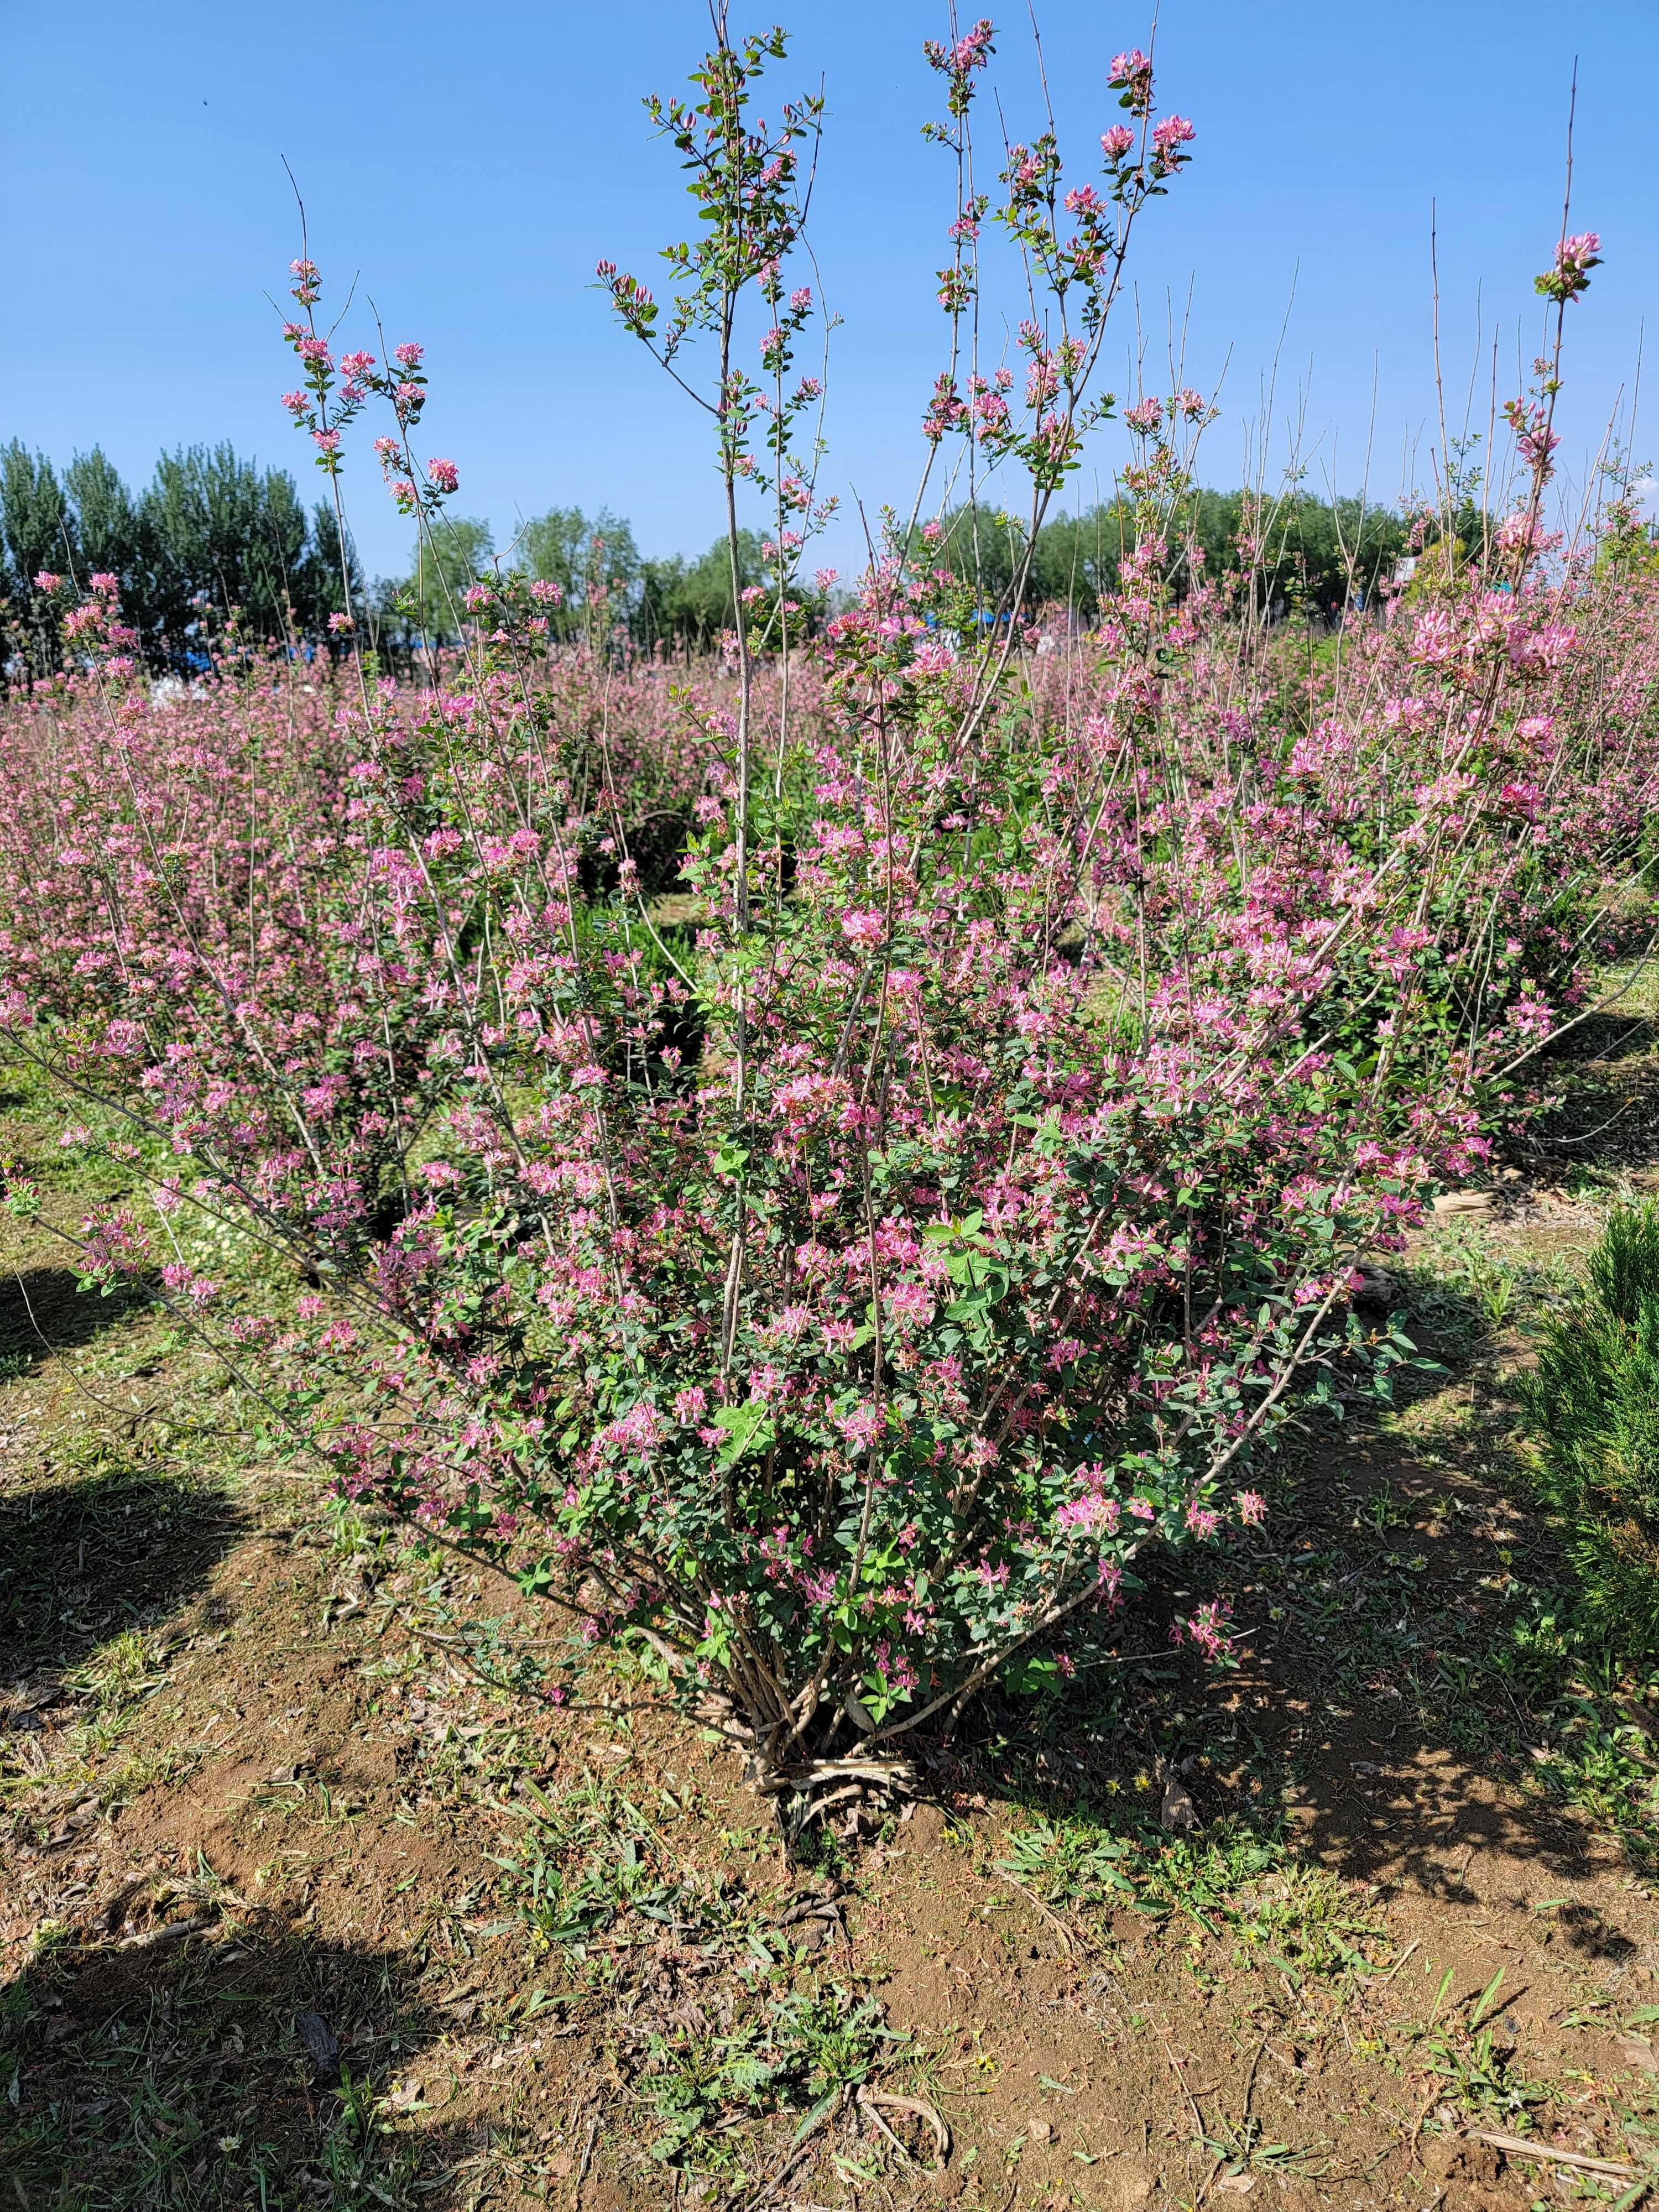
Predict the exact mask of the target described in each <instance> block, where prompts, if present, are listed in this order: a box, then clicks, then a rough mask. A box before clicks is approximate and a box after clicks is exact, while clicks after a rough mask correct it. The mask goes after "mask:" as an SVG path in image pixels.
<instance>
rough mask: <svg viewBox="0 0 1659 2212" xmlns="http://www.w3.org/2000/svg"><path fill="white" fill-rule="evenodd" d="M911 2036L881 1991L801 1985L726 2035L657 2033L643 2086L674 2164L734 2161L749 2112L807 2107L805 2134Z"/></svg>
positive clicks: (659, 2147) (655, 2150) (666, 2159)
mask: <svg viewBox="0 0 1659 2212" xmlns="http://www.w3.org/2000/svg"><path fill="white" fill-rule="evenodd" d="M908 2040H909V2039H908V2036H907V2035H905V2034H903V2033H901V2032H900V2031H898V2030H897V2029H895V2028H891V2027H888V2026H887V2024H886V2019H885V2015H884V2012H883V2009H882V2008H881V2006H880V2005H879V2004H878V2002H877V2001H876V2000H875V1999H874V1998H873V1997H871V1996H855V1995H854V1993H853V1992H852V1991H851V1990H846V1989H843V1988H842V1986H841V1985H840V1984H830V1985H829V1986H828V1987H824V1988H819V1989H813V1990H792V1991H790V1992H789V1993H788V1994H787V1995H786V1996H782V1997H781V1998H778V1999H777V2000H775V2002H773V2003H771V2004H770V2005H769V2006H767V2007H766V2008H764V2010H763V2011H762V2012H761V2013H760V2014H759V2015H757V2016H756V2017H754V2018H752V2019H750V2020H748V2021H744V2022H742V2023H741V2024H740V2025H739V2026H738V2027H733V2028H732V2029H731V2030H730V2032H729V2033H725V2034H704V2035H695V2034H694V2035H690V2036H686V2035H674V2036H664V2035H653V2036H652V2038H651V2039H650V2043H649V2045H648V2050H647V2058H646V2063H645V2068H644V2070H643V2072H642V2074H641V2076H640V2078H639V2081H638V2084H637V2087H638V2092H639V2094H640V2096H641V2099H642V2100H643V2101H644V2102H645V2104H646V2106H647V2108H648V2109H649V2110H650V2112H652V2113H653V2115H654V2117H655V2118H656V2119H657V2120H658V2121H659V2122H661V2123H662V2124H663V2129H662V2133H661V2134H660V2135H659V2136H658V2137H657V2139H656V2141H655V2142H653V2144H652V2145H651V2154H652V2156H653V2158H656V2159H659V2160H661V2161H662V2162H663V2163H664V2164H665V2165H681V2164H695V2165H697V2166H701V2167H702V2168H703V2170H705V2171H719V2170H721V2169H722V2168H730V2167H731V2166H732V2165H733V2164H734V2163H736V2162H737V2160H738V2156H739V2141H738V2139H737V2137H736V2130H737V2129H738V2126H739V2125H740V2124H741V2123H742V2122H743V2121H744V2119H746V2118H758V2117H760V2116H762V2115H764V2114H768V2113H775V2112H805V2116H806V2117H805V2119H804V2120H803V2122H802V2124H801V2126H800V2128H799V2130H797V2134H796V2141H797V2142H799V2141H802V2140H804V2139H805V2136H806V2135H807V2133H808V2132H809V2131H810V2130H811V2129H812V2128H814V2127H815V2126H816V2125H817V2123H818V2122H819V2121H820V2120H821V2119H823V2118H826V2117H828V2116H829V2113H831V2112H833V2111H834V2110H836V2108H837V2107H838V2106H840V2105H842V2103H843V2102H844V2101H845V2100H846V2099H847V2097H848V2095H849V2093H851V2092H853V2091H854V2090H855V2089H858V2088H860V2087H862V2086H863V2085H864V2084H865V2083H866V2082H867V2081H870V2080H871V2078H872V2075H874V2074H875V2073H876V2072H877V2070H878V2069H879V2068H880V2067H881V2065H882V2064H883V2063H884V2062H885V2061H886V2060H887V2059H888V2058H889V2057H890V2056H891V2054H892V2051H893V2047H894V2046H895V2045H902V2044H904V2043H907V2042H908Z"/></svg>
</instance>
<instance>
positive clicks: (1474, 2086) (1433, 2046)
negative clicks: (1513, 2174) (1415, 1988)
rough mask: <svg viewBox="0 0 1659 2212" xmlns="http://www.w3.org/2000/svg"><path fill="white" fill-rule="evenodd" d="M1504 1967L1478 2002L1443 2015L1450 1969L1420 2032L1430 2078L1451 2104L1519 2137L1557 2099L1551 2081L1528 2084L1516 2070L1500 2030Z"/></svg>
mask: <svg viewBox="0 0 1659 2212" xmlns="http://www.w3.org/2000/svg"><path fill="white" fill-rule="evenodd" d="M1452 1973H1453V1970H1452V1968H1451V1967H1449V1966H1448V1967H1447V1969H1446V1971H1445V1973H1444V1974H1443V1976H1442V1978H1441V1981H1440V1986H1439V1988H1438V1990H1437V1991H1436V1993H1435V1999H1434V2007H1433V2010H1432V2011H1431V2015H1430V2017H1429V2020H1428V2021H1427V2022H1426V2023H1425V2026H1424V2027H1421V2028H1420V2029H1419V2030H1418V2031H1417V2032H1416V2034H1415V2038H1414V2039H1415V2040H1416V2042H1417V2044H1418V2047H1419V2056H1420V2057H1421V2059H1422V2060H1423V2062H1424V2063H1425V2064H1426V2066H1427V2068H1428V2069H1429V2071H1430V2073H1431V2075H1435V2076H1437V2077H1438V2079H1439V2080H1440V2081H1441V2082H1442V2083H1443V2086H1444V2089H1445V2095H1446V2100H1447V2102H1448V2103H1449V2104H1451V2105H1454V2106H1460V2107H1461V2108H1462V2110H1463V2111H1464V2112H1468V2113H1470V2114H1472V2115H1474V2117H1475V2118H1479V2119H1481V2120H1484V2121H1486V2123H1487V2124H1494V2123H1498V2124H1502V2125H1503V2126H1504V2127H1505V2128H1508V2129H1511V2130H1514V2131H1515V2132H1516V2133H1517V2134H1524V2133H1525V2132H1526V2130H1528V2128H1529V2127H1530V2126H1531V2124H1532V2113H1533V2109H1534V2106H1539V2105H1545V2104H1547V2103H1548V2102H1549V2100H1550V2098H1551V2095H1552V2094H1553V2091H1552V2088H1551V2086H1550V2084H1549V2083H1548V2082H1547V2081H1528V2080H1527V2079H1526V2077H1525V2076H1524V2075H1522V2074H1521V2073H1520V2072H1519V2071H1518V2070H1517V2068H1516V2052H1515V2045H1514V2044H1513V2042H1512V2041H1511V2040H1510V2039H1509V2038H1508V2037H1507V2036H1506V2035H1505V2034H1504V2032H1503V2031H1502V2029H1501V2028H1500V2027H1498V2025H1496V2024H1495V2021H1494V2018H1493V2015H1495V2014H1496V2013H1498V2010H1499V2008H1500V2007H1501V2006H1502V2003H1503V2002H1504V2000H1503V1998H1502V1996H1500V1994H1499V1991H1500V1990H1501V1987H1502V1984H1503V1980H1504V1968H1503V1967H1501V1966H1500V1967H1499V1968H1498V1972H1496V1973H1495V1974H1494V1975H1493V1976H1492V1979H1491V1981H1490V1982H1488V1983H1487V1984H1486V1988H1485V1989H1484V1990H1481V1992H1480V1995H1479V1996H1476V1997H1473V1998H1471V1999H1470V2000H1469V2001H1468V2003H1467V2004H1466V2005H1465V2006H1464V2007H1463V2008H1462V2009H1461V2011H1460V2010H1457V2009H1454V2011H1453V2012H1452V2013H1451V2014H1449V2015H1443V2014H1442V2011H1441V2008H1442V2006H1443V2004H1444V2002H1445V2000H1446V1995H1447V1992H1448V1991H1449V1989H1450V1988H1451V1984H1452Z"/></svg>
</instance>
